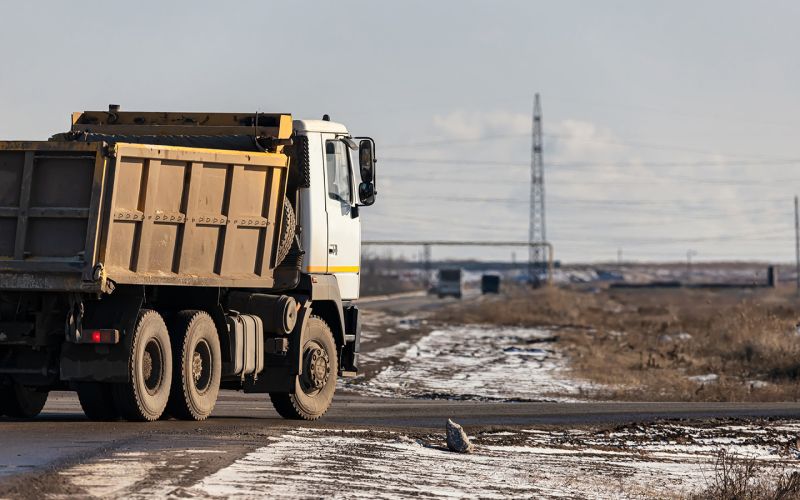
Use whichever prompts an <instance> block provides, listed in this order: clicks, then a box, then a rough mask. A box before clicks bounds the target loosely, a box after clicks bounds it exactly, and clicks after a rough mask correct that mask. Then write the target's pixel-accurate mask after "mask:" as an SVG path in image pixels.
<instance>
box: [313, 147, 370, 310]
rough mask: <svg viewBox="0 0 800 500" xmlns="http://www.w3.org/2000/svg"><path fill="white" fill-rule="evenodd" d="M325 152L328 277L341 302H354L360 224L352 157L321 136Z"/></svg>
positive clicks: (359, 255)
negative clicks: (333, 279) (334, 281)
mask: <svg viewBox="0 0 800 500" xmlns="http://www.w3.org/2000/svg"><path fill="white" fill-rule="evenodd" d="M322 141H323V147H324V148H325V190H326V202H325V209H326V211H327V216H328V273H331V274H334V275H335V276H336V279H337V281H338V282H339V291H340V293H341V295H342V299H344V300H347V299H357V298H358V288H359V273H360V267H359V266H360V263H361V220H360V219H359V218H358V215H357V214H358V212H357V210H358V209H357V208H356V206H355V203H356V199H355V198H356V195H355V189H354V182H353V155H352V154H351V150H350V148H349V147H348V146H347V144H346V143H345V142H344V141H342V140H341V139H340V138H337V137H336V136H335V135H334V134H322Z"/></svg>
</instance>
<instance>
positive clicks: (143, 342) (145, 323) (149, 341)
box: [113, 309, 172, 421]
mask: <svg viewBox="0 0 800 500" xmlns="http://www.w3.org/2000/svg"><path fill="white" fill-rule="evenodd" d="M129 342H130V356H129V358H128V373H129V374H130V380H129V381H128V382H126V383H123V384H114V387H113V394H114V403H115V406H116V409H117V411H118V412H119V414H120V416H121V417H122V418H124V419H127V420H139V421H153V420H158V418H159V417H160V416H161V414H162V413H164V409H165V408H166V406H167V401H168V400H169V389H170V385H171V383H172V349H171V348H170V344H169V334H168V333H167V325H165V324H164V319H163V318H162V317H161V315H160V314H158V313H157V312H156V311H152V310H148V309H142V310H141V311H139V317H138V319H137V320H136V328H134V330H133V333H132V335H131V340H130V341H129Z"/></svg>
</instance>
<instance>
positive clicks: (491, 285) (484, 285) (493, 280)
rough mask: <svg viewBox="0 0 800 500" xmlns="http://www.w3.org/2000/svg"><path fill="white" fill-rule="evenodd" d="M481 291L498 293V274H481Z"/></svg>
mask: <svg viewBox="0 0 800 500" xmlns="http://www.w3.org/2000/svg"><path fill="white" fill-rule="evenodd" d="M481 293H482V294H484V295H486V294H487V293H500V276H498V275H496V274H484V275H483V276H481Z"/></svg>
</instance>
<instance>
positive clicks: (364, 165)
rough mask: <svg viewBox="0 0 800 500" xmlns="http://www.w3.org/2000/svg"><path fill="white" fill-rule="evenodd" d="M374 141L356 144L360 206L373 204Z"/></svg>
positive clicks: (374, 192) (375, 192)
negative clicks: (359, 179)
mask: <svg viewBox="0 0 800 500" xmlns="http://www.w3.org/2000/svg"><path fill="white" fill-rule="evenodd" d="M375 161H376V160H375V141H373V140H372V139H363V140H361V141H360V142H359V144H358V163H359V167H360V170H361V184H359V186H358V199H359V201H360V202H361V205H364V206H369V205H372V204H373V203H375V194H377V191H376V190H375Z"/></svg>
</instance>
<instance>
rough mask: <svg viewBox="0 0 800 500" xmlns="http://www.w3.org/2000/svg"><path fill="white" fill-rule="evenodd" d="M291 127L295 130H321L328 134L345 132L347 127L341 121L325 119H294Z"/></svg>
mask: <svg viewBox="0 0 800 500" xmlns="http://www.w3.org/2000/svg"><path fill="white" fill-rule="evenodd" d="M292 127H293V128H294V130H295V131H297V132H322V133H330V134H347V133H348V132H347V127H345V126H344V125H343V124H341V123H337V122H331V121H327V120H294V121H293V122H292Z"/></svg>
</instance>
